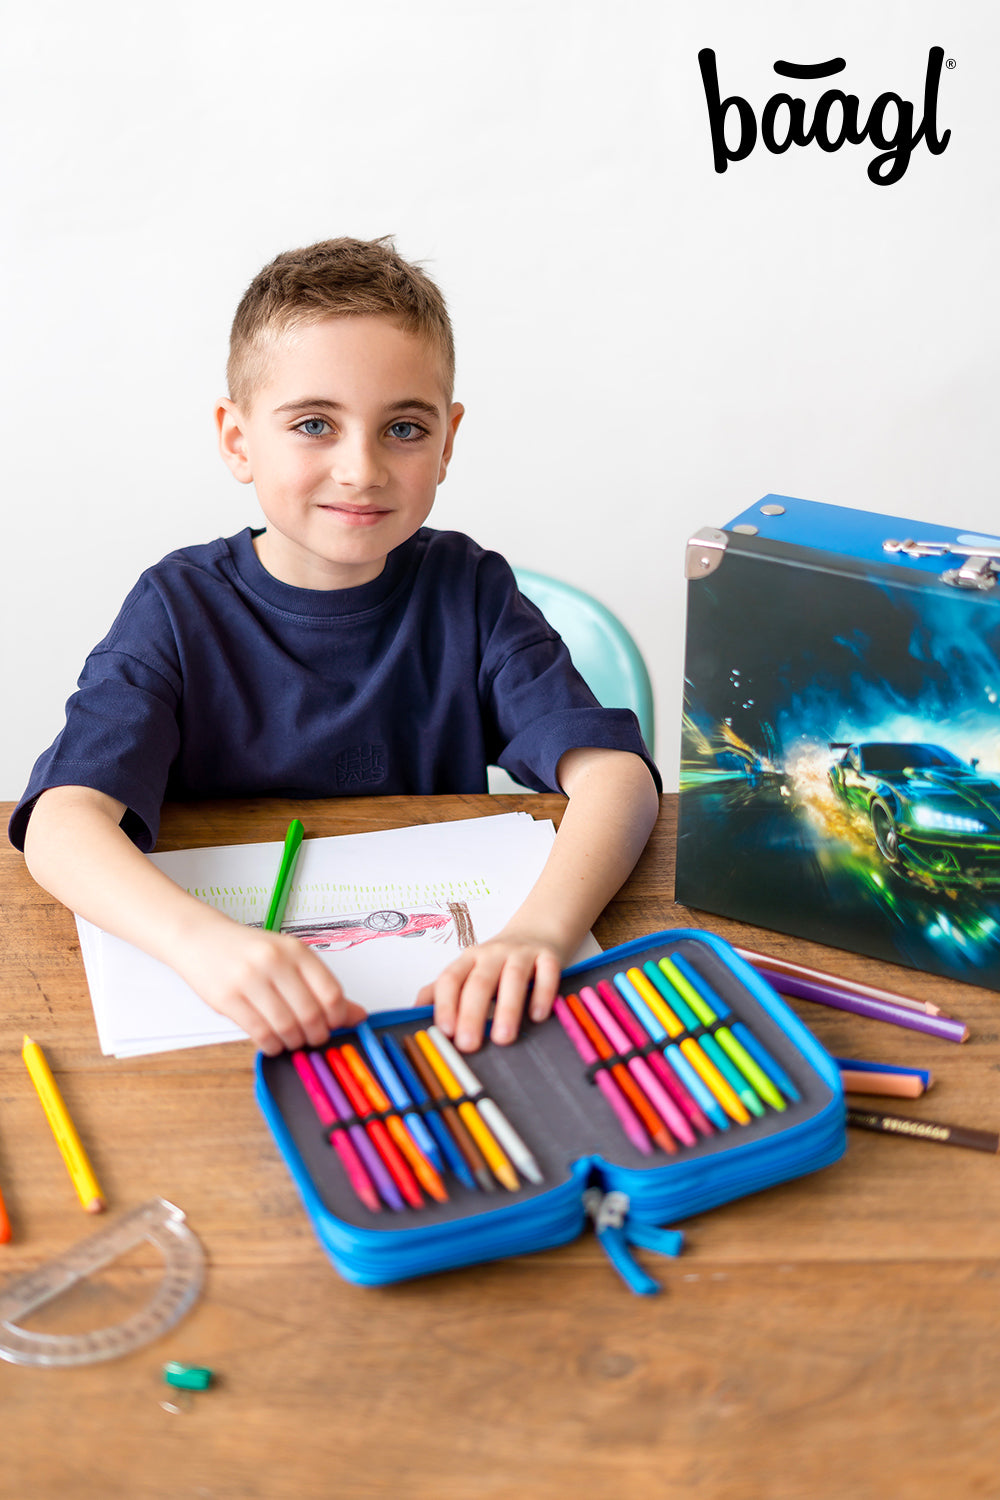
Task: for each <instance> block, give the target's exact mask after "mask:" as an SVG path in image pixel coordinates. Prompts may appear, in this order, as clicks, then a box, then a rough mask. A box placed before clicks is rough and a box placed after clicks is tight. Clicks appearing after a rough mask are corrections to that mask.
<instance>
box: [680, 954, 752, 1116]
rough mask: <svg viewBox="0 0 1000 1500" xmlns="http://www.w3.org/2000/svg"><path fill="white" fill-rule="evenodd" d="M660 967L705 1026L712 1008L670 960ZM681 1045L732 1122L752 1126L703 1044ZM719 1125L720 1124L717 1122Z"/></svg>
mask: <svg viewBox="0 0 1000 1500" xmlns="http://www.w3.org/2000/svg"><path fill="white" fill-rule="evenodd" d="M659 967H660V972H661V974H662V975H663V976H664V977H665V978H666V980H667V981H668V983H669V984H671V985H672V986H673V989H674V992H675V996H676V997H677V998H678V999H679V1000H680V1002H681V1003H682V1004H683V1005H684V1006H686V1007H688V1008H689V1009H690V1010H691V1011H693V1013H694V1014H695V1015H696V1016H697V1018H698V1019H697V1022H696V1024H701V1025H704V1024H705V1021H704V1019H703V1018H704V1016H705V1015H706V1014H709V1013H710V1011H709V1008H708V1007H707V1006H706V1005H705V1003H704V1001H703V1000H702V999H701V996H700V995H698V994H697V993H696V992H695V990H694V989H693V988H692V986H691V985H690V984H689V983H688V981H687V980H686V979H685V978H684V976H683V974H681V973H680V972H679V970H678V969H677V967H676V965H675V964H673V963H671V961H670V959H669V958H661V959H660V965H659ZM663 1004H664V1008H665V1009H666V1010H667V1011H669V1010H670V1007H669V1006H668V1005H667V1004H666V1002H665V1001H664V1002H663ZM678 1024H679V1022H678V1019H677V1017H676V1016H674V1017H673V1025H674V1027H676V1026H677V1025H678ZM681 1029H682V1030H686V1029H687V1028H686V1027H682V1028H681ZM675 1035H679V1033H677V1032H676V1031H675ZM678 1046H679V1048H680V1050H681V1053H682V1054H683V1056H684V1057H685V1058H686V1059H687V1061H688V1062H689V1063H690V1065H691V1067H692V1068H693V1069H694V1071H695V1072H696V1073H697V1074H698V1076H699V1077H700V1079H701V1080H702V1082H703V1083H704V1084H705V1086H706V1088H707V1089H708V1090H709V1091H710V1093H711V1094H712V1095H713V1096H714V1098H715V1100H716V1102H717V1103H718V1105H719V1107H720V1108H721V1109H722V1110H723V1111H724V1112H725V1113H726V1114H727V1115H728V1116H729V1118H730V1119H731V1120H735V1122H736V1124H737V1125H748V1124H749V1123H750V1112H749V1110H748V1109H747V1107H746V1105H745V1104H744V1103H743V1101H742V1099H740V1098H739V1096H738V1095H737V1094H736V1093H735V1091H734V1090H733V1088H732V1087H731V1085H730V1084H729V1083H727V1082H726V1079H725V1078H724V1077H723V1075H722V1074H721V1073H720V1072H719V1070H718V1068H717V1067H716V1066H715V1064H714V1062H713V1061H712V1060H711V1058H710V1057H709V1056H708V1055H707V1053H706V1052H705V1051H704V1049H703V1048H702V1047H701V1045H700V1044H699V1043H698V1042H696V1041H695V1039H694V1038H693V1037H690V1036H686V1037H684V1038H683V1040H681V1041H680V1042H679V1043H678ZM712 1119H713V1120H715V1119H716V1117H715V1116H714V1115H713V1116H712ZM716 1123H718V1121H717V1120H716Z"/></svg>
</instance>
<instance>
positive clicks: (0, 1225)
mask: <svg viewBox="0 0 1000 1500" xmlns="http://www.w3.org/2000/svg"><path fill="white" fill-rule="evenodd" d="M10 1236H11V1228H10V1219H9V1218H8V1217H7V1205H6V1203H5V1202H4V1201H3V1193H0V1245H6V1244H7V1242H8V1240H9V1239H10Z"/></svg>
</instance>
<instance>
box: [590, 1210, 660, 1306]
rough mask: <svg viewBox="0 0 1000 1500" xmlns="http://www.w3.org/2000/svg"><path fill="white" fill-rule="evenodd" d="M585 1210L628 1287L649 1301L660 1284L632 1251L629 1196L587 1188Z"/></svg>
mask: <svg viewBox="0 0 1000 1500" xmlns="http://www.w3.org/2000/svg"><path fill="white" fill-rule="evenodd" d="M583 1206H584V1208H585V1209H586V1210H587V1213H588V1214H589V1215H590V1217H591V1219H592V1220H593V1222H594V1228H595V1230H596V1231H597V1239H598V1242H599V1244H600V1246H601V1248H602V1249H603V1251H604V1253H605V1255H606V1256H607V1257H608V1260H610V1262H611V1264H612V1265H613V1266H614V1268H615V1270H616V1271H617V1272H618V1274H619V1276H621V1278H622V1280H623V1281H624V1282H625V1284H626V1286H627V1287H628V1288H629V1289H630V1290H631V1291H633V1292H636V1293H637V1294H638V1295H639V1296H641V1297H649V1296H652V1295H653V1293H654V1292H658V1291H659V1290H660V1283H659V1282H658V1281H654V1279H653V1277H652V1276H647V1275H646V1272H645V1271H644V1270H643V1269H642V1267H641V1266H640V1265H639V1264H638V1262H637V1261H636V1260H635V1259H634V1257H633V1255H632V1253H631V1251H630V1250H629V1242H628V1235H627V1233H626V1231H625V1218H626V1215H627V1213H628V1206H629V1200H628V1195H627V1194H626V1193H619V1192H611V1193H603V1192H602V1191H601V1189H600V1188H597V1187H593V1188H587V1190H586V1192H585V1193H584V1195H583Z"/></svg>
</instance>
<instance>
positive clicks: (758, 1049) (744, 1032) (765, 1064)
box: [729, 1021, 802, 1104]
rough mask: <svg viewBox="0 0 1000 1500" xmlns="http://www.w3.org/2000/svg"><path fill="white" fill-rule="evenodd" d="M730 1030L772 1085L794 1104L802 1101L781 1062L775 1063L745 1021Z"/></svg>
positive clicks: (735, 1024)
mask: <svg viewBox="0 0 1000 1500" xmlns="http://www.w3.org/2000/svg"><path fill="white" fill-rule="evenodd" d="M729 1029H730V1030H731V1032H732V1034H733V1036H734V1037H735V1038H736V1040H737V1042H739V1044H740V1045H741V1046H742V1047H744V1048H745V1049H746V1050H747V1052H749V1054H750V1056H751V1057H752V1058H753V1060H754V1062H755V1063H756V1064H757V1065H758V1067H760V1068H761V1069H762V1070H763V1071H764V1072H765V1073H766V1074H767V1076H768V1078H770V1079H771V1081H772V1083H774V1084H775V1085H776V1086H777V1087H778V1088H779V1089H780V1090H781V1092H782V1093H783V1094H784V1096H785V1098H786V1099H789V1100H791V1102H792V1103H793V1104H794V1103H796V1101H797V1100H799V1099H801V1097H802V1095H801V1094H800V1093H799V1091H798V1089H797V1088H796V1087H795V1084H794V1083H793V1082H792V1080H791V1079H790V1078H789V1076H788V1074H787V1073H786V1072H785V1070H784V1068H783V1067H782V1066H781V1064H780V1063H779V1062H776V1061H775V1059H774V1058H773V1057H772V1056H771V1054H770V1052H768V1050H767V1048H766V1047H765V1046H764V1044H763V1042H761V1040H760V1039H759V1037H756V1036H754V1034H753V1032H752V1031H751V1030H750V1028H749V1026H747V1025H745V1024H744V1022H743V1021H733V1023H732V1025H731V1026H730V1028H729Z"/></svg>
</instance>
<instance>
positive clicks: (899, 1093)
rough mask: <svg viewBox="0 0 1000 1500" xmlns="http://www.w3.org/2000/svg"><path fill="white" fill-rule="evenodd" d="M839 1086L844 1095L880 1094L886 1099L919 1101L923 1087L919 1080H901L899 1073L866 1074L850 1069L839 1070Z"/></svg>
mask: <svg viewBox="0 0 1000 1500" xmlns="http://www.w3.org/2000/svg"><path fill="white" fill-rule="evenodd" d="M840 1084H841V1087H842V1088H843V1090H844V1093H845V1094H881V1095H883V1096H884V1097H885V1098H887V1099H919V1098H920V1095H921V1094H922V1093H923V1092H924V1085H923V1083H922V1082H921V1080H920V1079H919V1078H903V1077H901V1076H900V1074H899V1073H868V1072H864V1071H855V1070H854V1069H851V1068H841V1069H840Z"/></svg>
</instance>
